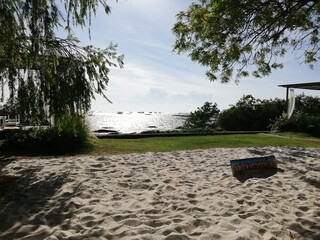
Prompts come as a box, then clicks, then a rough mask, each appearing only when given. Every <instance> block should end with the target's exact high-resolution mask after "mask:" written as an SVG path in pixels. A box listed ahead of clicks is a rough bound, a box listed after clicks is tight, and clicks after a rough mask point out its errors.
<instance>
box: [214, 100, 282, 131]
mask: <svg viewBox="0 0 320 240" xmlns="http://www.w3.org/2000/svg"><path fill="white" fill-rule="evenodd" d="M285 109H286V106H285V101H284V100H280V99H275V100H260V99H255V98H254V97H253V96H252V95H246V96H243V97H242V98H241V99H240V100H239V101H238V102H237V103H236V105H235V106H232V107H231V108H229V109H227V110H225V111H223V112H221V113H220V115H219V118H218V125H219V126H220V127H221V128H222V129H224V130H228V131H265V130H269V129H270V128H271V126H272V123H273V122H274V121H276V119H277V118H278V117H279V116H281V114H282V112H283V111H284V110H285Z"/></svg>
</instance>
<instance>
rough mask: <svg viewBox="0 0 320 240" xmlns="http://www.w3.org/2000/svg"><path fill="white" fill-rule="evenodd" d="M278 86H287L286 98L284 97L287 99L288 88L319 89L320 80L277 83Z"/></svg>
mask: <svg viewBox="0 0 320 240" xmlns="http://www.w3.org/2000/svg"><path fill="white" fill-rule="evenodd" d="M279 87H284V88H287V98H286V99H287V100H288V96H289V89H290V88H297V89H306V90H320V82H309V83H293V84H285V85H279Z"/></svg>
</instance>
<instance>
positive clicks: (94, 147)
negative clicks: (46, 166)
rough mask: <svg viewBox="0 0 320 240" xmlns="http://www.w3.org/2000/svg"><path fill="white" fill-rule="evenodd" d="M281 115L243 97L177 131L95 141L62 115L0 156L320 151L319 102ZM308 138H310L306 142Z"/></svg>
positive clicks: (23, 133) (203, 111) (275, 103)
mask: <svg viewBox="0 0 320 240" xmlns="http://www.w3.org/2000/svg"><path fill="white" fill-rule="evenodd" d="M285 109H286V104H285V101H284V100H280V99H275V100H260V99H255V98H254V97H253V96H252V95H247V96H244V97H243V98H241V99H240V100H239V101H238V102H237V103H236V104H235V105H233V106H231V107H230V108H229V109H227V110H224V111H221V112H220V110H219V109H218V107H217V104H216V103H215V104H212V103H209V102H206V103H205V104H204V105H203V106H202V107H200V108H198V109H197V110H196V111H194V112H191V113H190V116H189V117H188V118H187V119H186V121H185V124H184V125H183V126H181V128H179V129H177V130H172V131H159V130H156V129H154V130H151V131H146V132H142V133H138V134H116V133H108V134H97V135H93V133H92V132H91V131H90V130H89V129H88V126H87V124H86V120H85V118H84V117H83V116H82V115H72V114H66V115H63V116H61V117H59V118H57V119H56V120H55V123H54V125H53V127H48V128H33V129H30V130H17V131H9V132H7V134H6V137H5V138H4V140H3V141H2V142H0V154H1V153H2V154H6V155H24V154H25V155H33V156H37V155H66V154H99V153H101V154H103V153H108V154H109V153H112V154H113V153H130V152H146V151H175V150H188V149H203V148H211V147H212V148H214V147H260V146H290V147H320V146H319V145H320V142H319V141H317V139H318V138H319V137H320V116H319V115H317V114H318V113H320V99H319V98H316V97H309V96H305V95H304V94H302V95H299V96H297V101H296V113H295V114H294V115H293V116H292V117H291V118H290V119H288V118H287V117H286V116H285V115H283V112H284V111H285ZM279 116H280V117H279ZM274 132H300V133H304V135H302V138H307V139H309V141H305V140H302V139H292V138H291V139H289V138H287V139H285V138H283V137H281V138H279V137H275V136H272V135H270V134H267V135H262V134H258V133H265V134H266V133H274ZM290 135H292V134H290ZM311 136H313V137H315V138H313V139H311V138H310V137H311ZM97 137H98V138H99V139H97ZM0 141H1V140H0ZM304 141H305V142H304ZM154 143H156V144H154Z"/></svg>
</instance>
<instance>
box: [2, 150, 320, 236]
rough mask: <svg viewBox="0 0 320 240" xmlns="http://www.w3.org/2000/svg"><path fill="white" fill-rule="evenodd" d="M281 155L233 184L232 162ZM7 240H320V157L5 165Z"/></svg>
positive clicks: (168, 157) (292, 154) (157, 157)
mask: <svg viewBox="0 0 320 240" xmlns="http://www.w3.org/2000/svg"><path fill="white" fill-rule="evenodd" d="M269 154H274V155H275V156H276V159H277V161H278V170H277V171H274V172H269V173H267V174H262V175H256V176H254V177H251V178H242V179H240V178H235V177H233V176H232V174H231V169H230V166H229V160H232V159H237V158H244V157H254V156H264V155H269ZM0 172H1V173H0V194H1V195H0V239H2V240H3V239H10V240H11V239H24V240H25V239H32V240H34V239H52V240H53V239H55V240H56V239H90V240H91V239H110V240H111V239H112V240H114V239H166V240H184V239H237V240H244V239H266V240H267V239H268V240H269V239H320V150H319V149H303V148H271V147H270V148H241V149H210V150H196V151H179V152H169V153H147V154H130V155H117V156H99V157H96V156H95V157H93V156H80V157H76V156H75V157H63V158H54V157H51V158H32V159H16V160H15V159H9V160H5V159H2V160H0Z"/></svg>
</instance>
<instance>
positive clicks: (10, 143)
mask: <svg viewBox="0 0 320 240" xmlns="http://www.w3.org/2000/svg"><path fill="white" fill-rule="evenodd" d="M90 145H91V143H90V133H89V129H88V127H87V125H86V122H85V119H84V117H82V116H74V115H65V116H63V117H61V118H59V119H58V120H57V121H56V123H55V125H54V126H53V127H48V128H41V127H34V128H32V129H30V130H21V131H18V132H12V133H10V134H7V136H6V138H5V140H4V143H3V144H2V146H1V150H3V151H14V152H22V153H32V154H45V153H48V154H65V153H74V152H79V151H82V150H84V149H86V148H88V147H90Z"/></svg>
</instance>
